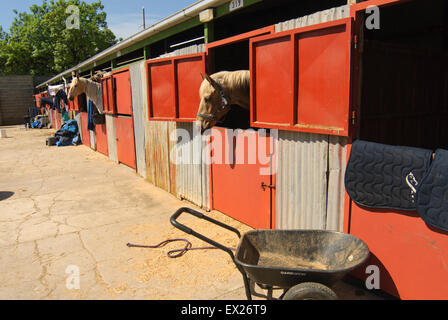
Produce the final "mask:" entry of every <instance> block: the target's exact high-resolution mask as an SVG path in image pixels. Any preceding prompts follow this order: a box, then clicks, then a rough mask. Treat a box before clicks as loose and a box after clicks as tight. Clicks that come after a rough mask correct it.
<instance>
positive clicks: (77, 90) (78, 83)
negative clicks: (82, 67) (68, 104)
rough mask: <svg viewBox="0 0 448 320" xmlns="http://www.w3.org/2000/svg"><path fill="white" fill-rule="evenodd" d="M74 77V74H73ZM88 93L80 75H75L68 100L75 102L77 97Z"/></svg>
mask: <svg viewBox="0 0 448 320" xmlns="http://www.w3.org/2000/svg"><path fill="white" fill-rule="evenodd" d="M72 75H73V74H72ZM85 91H86V83H85V82H84V81H82V80H81V78H80V77H79V75H78V74H77V75H76V76H75V75H73V80H72V83H71V84H70V90H69V91H68V96H67V98H68V99H69V100H70V101H73V100H75V97H77V96H79V95H80V94H83V93H84V92H85Z"/></svg>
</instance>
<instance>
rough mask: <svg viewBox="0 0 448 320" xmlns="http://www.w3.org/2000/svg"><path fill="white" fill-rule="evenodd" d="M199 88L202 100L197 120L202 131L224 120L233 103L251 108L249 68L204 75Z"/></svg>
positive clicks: (246, 109) (247, 108)
mask: <svg viewBox="0 0 448 320" xmlns="http://www.w3.org/2000/svg"><path fill="white" fill-rule="evenodd" d="M201 76H202V79H203V81H202V83H201V86H200V88H199V96H200V98H201V102H200V104H199V110H198V113H197V118H196V122H197V123H198V125H200V126H201V133H204V131H205V130H207V129H210V128H212V127H213V126H215V125H216V124H217V123H221V122H223V121H224V118H225V116H226V115H227V114H228V113H229V111H230V110H231V105H237V106H239V107H241V109H243V110H245V111H247V112H249V110H250V72H249V70H238V71H221V72H217V73H214V74H212V75H208V74H205V76H204V75H202V74H201Z"/></svg>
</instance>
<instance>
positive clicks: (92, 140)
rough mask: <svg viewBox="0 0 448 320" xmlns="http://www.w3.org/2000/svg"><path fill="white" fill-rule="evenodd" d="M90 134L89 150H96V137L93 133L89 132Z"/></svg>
mask: <svg viewBox="0 0 448 320" xmlns="http://www.w3.org/2000/svg"><path fill="white" fill-rule="evenodd" d="M89 133H90V148H92V149H93V150H96V135H95V131H92V130H89Z"/></svg>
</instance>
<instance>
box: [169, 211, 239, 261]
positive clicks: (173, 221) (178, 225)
mask: <svg viewBox="0 0 448 320" xmlns="http://www.w3.org/2000/svg"><path fill="white" fill-rule="evenodd" d="M184 212H186V213H189V214H191V215H193V216H195V217H197V218H199V219H204V220H207V221H209V222H211V223H213V224H216V225H218V226H220V227H222V228H224V229H227V230H230V231H232V232H234V233H236V235H237V236H238V238H241V234H240V232H239V231H238V230H237V229H235V228H232V227H231V226H229V225H226V224H225V223H222V222H219V221H217V220H215V219H212V218H210V217H207V216H206V215H204V214H202V213H200V212H198V211H196V210H193V209H190V208H186V207H183V208H180V209H179V210H177V211H176V212H175V213H174V214H173V215H172V216H171V219H170V222H171V224H172V225H173V226H175V227H176V228H178V229H180V230H182V231H183V232H185V233H188V234H191V235H193V236H195V237H196V238H198V239H201V240H203V241H205V242H207V243H208V244H211V245H212V246H215V247H217V248H218V249H221V250H224V251H225V252H227V253H228V254H229V255H230V256H231V257H232V260H233V261H235V256H234V255H233V252H232V250H230V249H229V248H228V247H226V246H224V245H222V244H220V243H218V242H216V241H214V240H212V239H210V238H207V237H206V236H204V235H202V234H200V233H197V232H196V231H194V230H192V229H191V228H188V227H187V226H185V225H183V224H181V223H179V222H178V221H177V220H176V219H177V218H179V216H180V215H181V214H182V213H184Z"/></svg>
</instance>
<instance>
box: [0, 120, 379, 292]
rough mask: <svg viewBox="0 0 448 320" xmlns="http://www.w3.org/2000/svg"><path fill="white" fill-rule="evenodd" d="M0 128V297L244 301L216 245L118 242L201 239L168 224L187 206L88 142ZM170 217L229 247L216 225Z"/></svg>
mask: <svg viewBox="0 0 448 320" xmlns="http://www.w3.org/2000/svg"><path fill="white" fill-rule="evenodd" d="M0 129H3V130H6V133H7V138H0V252H1V253H0V270H1V271H2V272H1V273H0V299H157V300H158V299H186V300H189V299H198V300H202V299H206V300H212V299H228V300H233V299H245V293H244V285H243V282H242V277H241V275H240V273H239V272H238V271H237V270H236V268H235V265H234V264H233V262H232V261H231V259H230V257H229V256H228V255H227V254H226V253H225V252H223V251H221V250H197V251H190V252H188V253H187V254H185V255H184V256H182V257H180V258H176V259H170V258H168V257H167V255H166V254H167V252H168V251H169V250H172V249H176V248H179V247H182V244H181V243H173V244H168V245H166V246H165V247H163V248H158V249H141V248H129V247H127V245H126V244H127V243H128V242H131V243H136V244H144V245H154V244H157V243H160V242H161V241H164V240H166V239H173V238H186V239H189V240H190V241H191V242H192V244H193V247H198V246H204V245H206V244H205V243H203V242H201V241H199V240H197V239H196V238H194V237H191V236H188V235H186V234H185V233H183V232H182V231H180V230H178V229H176V228H174V227H173V226H171V224H170V222H169V218H170V216H171V215H172V214H173V213H174V212H175V211H176V210H177V209H178V208H179V207H182V206H190V207H192V208H195V207H194V206H192V205H190V204H189V203H187V202H183V201H180V200H178V199H176V198H175V197H174V196H172V195H170V194H168V193H167V192H165V191H162V190H160V189H158V188H156V187H154V186H152V185H151V184H150V183H148V182H146V181H145V180H144V179H142V178H140V177H138V176H137V175H136V173H135V172H134V171H133V170H132V169H130V168H128V167H126V166H124V165H118V164H116V163H114V162H113V161H110V160H109V159H108V158H107V157H105V156H103V155H101V154H99V153H97V152H94V151H93V150H91V149H90V148H88V147H85V146H76V147H75V146H70V147H62V148H58V147H47V146H46V145H45V138H46V137H47V136H51V135H53V134H54V130H48V129H42V130H37V129H34V130H25V128H23V127H22V126H17V127H0ZM196 209H197V208H196ZM208 214H209V215H211V216H212V217H214V218H217V219H218V220H220V221H223V222H225V223H227V224H230V225H232V226H234V227H236V228H237V229H239V230H240V231H241V232H242V233H244V232H246V231H248V230H250V228H249V227H247V226H245V225H243V224H241V223H239V222H237V221H235V220H233V219H231V218H229V217H227V216H225V215H223V214H221V213H219V212H211V213H208ZM180 220H181V221H182V222H184V223H185V224H187V225H188V226H190V227H192V228H193V229H195V230H197V231H199V232H201V233H203V234H205V235H207V236H209V237H210V238H212V239H215V240H219V241H220V242H222V243H223V244H225V245H228V246H231V247H236V245H237V239H236V237H235V236H234V235H233V234H232V233H230V232H228V231H224V230H223V229H221V228H219V227H216V226H213V225H210V224H206V223H203V222H202V221H198V220H194V219H193V218H190V217H182V218H181V219H180ZM78 275H79V276H78ZM257 291H261V290H257ZM335 291H336V293H337V294H338V295H339V297H340V298H342V299H379V297H377V296H375V295H373V294H371V293H370V292H367V291H365V290H362V288H358V287H355V286H352V285H349V284H347V283H344V282H341V283H339V284H338V285H337V286H336V287H335Z"/></svg>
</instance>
